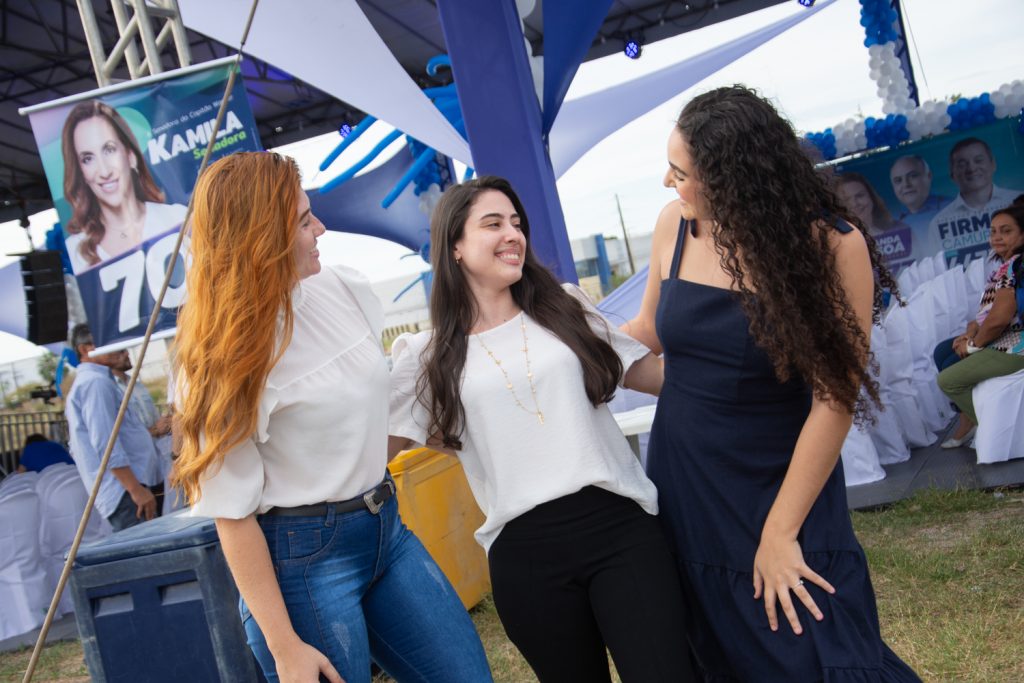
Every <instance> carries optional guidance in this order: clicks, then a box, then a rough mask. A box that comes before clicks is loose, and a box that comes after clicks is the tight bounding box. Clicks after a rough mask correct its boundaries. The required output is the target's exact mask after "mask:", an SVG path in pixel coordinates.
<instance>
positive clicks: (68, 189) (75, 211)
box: [61, 100, 164, 265]
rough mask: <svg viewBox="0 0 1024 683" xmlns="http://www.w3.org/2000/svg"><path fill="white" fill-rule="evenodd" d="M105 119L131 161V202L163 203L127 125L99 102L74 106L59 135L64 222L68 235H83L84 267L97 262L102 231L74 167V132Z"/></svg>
mask: <svg viewBox="0 0 1024 683" xmlns="http://www.w3.org/2000/svg"><path fill="white" fill-rule="evenodd" d="M97 117H98V118H102V119H106V121H107V123H109V124H110V126H111V127H112V128H113V129H114V132H115V133H116V134H117V138H118V139H119V140H120V141H121V144H122V145H124V146H125V149H127V150H128V154H129V156H134V157H135V172H134V173H132V189H133V190H134V191H135V199H136V200H138V201H139V202H157V203H161V204H162V203H163V201H164V193H163V192H161V191H160V188H159V187H157V184H156V181H155V180H153V176H152V175H151V174H150V172H149V167H148V166H147V165H146V160H145V158H144V157H143V156H142V150H141V149H139V143H138V142H137V141H136V140H135V136H134V135H132V131H131V129H130V128H129V127H128V122H127V121H125V120H124V118H122V117H121V115H120V114H118V113H117V110H116V109H114V108H113V107H111V106H110V105H109V104H105V103H103V102H100V101H99V100H88V101H86V102H81V103H80V104H77V105H75V107H74V108H73V109H72V110H71V112H70V113H69V114H68V117H67V118H66V119H65V120H64V130H63V132H62V133H61V151H62V153H63V156H64V198H65V199H67V200H68V203H69V204H71V219H70V220H69V221H68V233H70V234H72V235H75V234H77V233H85V239H84V240H82V242H81V244H79V246H78V249H79V252H80V253H81V255H82V258H83V259H84V260H85V262H86V263H88V264H90V265H95V264H97V263H99V262H100V258H99V256H98V255H97V254H96V247H97V245H98V244H99V243H100V242H101V241H102V240H103V235H104V234H105V233H106V227H105V226H104V225H103V221H102V219H101V217H100V203H99V200H97V199H96V195H94V194H93V192H92V190H91V189H89V186H88V185H87V184H86V182H85V178H83V177H82V169H81V167H80V166H79V165H78V152H77V151H76V150H75V128H77V127H78V124H80V123H82V122H83V121H88V120H89V119H92V118H97Z"/></svg>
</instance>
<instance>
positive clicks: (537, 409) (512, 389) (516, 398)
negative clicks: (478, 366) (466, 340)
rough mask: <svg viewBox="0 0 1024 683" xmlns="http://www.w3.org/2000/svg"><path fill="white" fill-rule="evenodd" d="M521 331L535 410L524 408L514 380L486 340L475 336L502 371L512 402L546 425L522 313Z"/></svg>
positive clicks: (527, 378)
mask: <svg viewBox="0 0 1024 683" xmlns="http://www.w3.org/2000/svg"><path fill="white" fill-rule="evenodd" d="M519 329H520V330H522V333H523V355H524V356H525V357H526V380H527V381H528V382H529V383H530V393H531V394H532V395H533V408H534V409H533V410H530V409H529V408H527V407H526V406H524V405H523V402H522V401H520V400H519V396H518V395H516V390H515V387H513V386H512V380H511V379H510V378H509V376H508V373H507V372H506V371H505V368H504V367H503V366H502V364H501V361H500V360H498V359H497V358H496V357H495V355H494V353H493V352H492V351H491V350H490V349H489V348H487V344H484V340H483V339H481V338H480V335H479V334H476V335H473V336H475V337H476V340H477V341H478V342H480V346H482V347H483V350H484V351H485V352H486V353H487V355H488V356H490V358H491V360H492V361H494V364H495V365H497V366H498V369H499V370H501V374H502V376H503V377H504V378H505V388H506V389H508V390H509V392H510V393H511V394H512V400H513V401H515V402H516V405H517V406H519V408H520V409H521V410H523V412H527V413H529V414H531V415H536V416H537V421H538V422H540V423H541V424H544V413H542V412H541V410H540V404H539V403H538V402H537V390H536V389H535V388H534V386H533V371H532V370H531V369H530V345H529V344H528V343H527V341H526V317H525V314H524V313H523V312H521V311H520V313H519Z"/></svg>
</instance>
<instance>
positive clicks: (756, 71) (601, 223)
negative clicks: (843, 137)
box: [0, 0, 1024, 363]
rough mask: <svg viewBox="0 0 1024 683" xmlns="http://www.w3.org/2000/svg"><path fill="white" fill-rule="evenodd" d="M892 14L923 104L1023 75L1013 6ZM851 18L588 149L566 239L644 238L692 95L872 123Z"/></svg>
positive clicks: (395, 263)
mask: <svg viewBox="0 0 1024 683" xmlns="http://www.w3.org/2000/svg"><path fill="white" fill-rule="evenodd" d="M902 7H903V10H904V19H905V21H906V22H907V23H908V24H909V29H908V33H909V34H910V42H911V46H912V48H913V49H912V61H913V67H914V71H915V75H916V78H917V84H918V88H919V90H920V93H921V100H922V101H925V100H928V99H939V98H946V97H948V96H950V95H953V94H960V95H964V96H968V97H973V96H976V95H979V94H980V93H982V92H986V91H991V90H995V89H997V88H998V87H999V86H1000V85H1002V84H1004V83H1008V82H1011V81H1013V80H1016V79H1019V78H1024V50H1022V49H1021V47H1020V45H1021V42H1020V30H1021V27H1022V26H1024V2H1022V1H1021V0H972V1H971V2H963V0H902ZM800 11H805V10H803V8H801V7H800V6H799V5H798V4H797V3H796V2H795V0H793V1H792V2H787V3H783V4H781V5H777V6H775V7H771V8H769V9H766V10H762V11H760V12H755V13H752V14H748V15H746V16H744V17H740V18H737V19H734V20H732V21H728V22H723V23H720V24H716V25H713V26H709V27H707V28H705V29H701V30H699V31H693V32H690V33H685V34H683V35H680V36H676V37H674V38H669V39H667V40H663V41H659V42H657V43H653V44H651V45H647V46H645V47H644V49H643V54H642V56H641V58H640V59H638V60H630V59H628V58H626V57H625V56H624V55H622V54H621V53H618V54H614V55H609V56H608V57H604V58H602V59H599V60H594V61H591V62H587V63H585V64H583V65H581V67H580V69H579V72H578V73H577V75H576V78H575V80H574V81H573V84H572V86H571V88H570V90H569V93H568V96H567V99H572V98H575V97H580V96H582V95H585V94H588V93H591V92H594V91H597V90H602V89H605V88H608V87H611V86H614V85H616V84H618V83H622V82H625V81H628V80H631V79H633V78H636V77H639V76H642V75H644V74H647V73H650V72H651V71H655V70H657V69H659V68H661V67H664V66H667V65H669V64H673V63H677V62H680V61H682V60H684V59H686V58H687V57H689V56H692V55H696V54H698V53H700V52H702V51H704V50H707V49H709V48H711V47H713V46H715V45H717V44H720V43H722V42H725V41H728V40H731V39H732V38H735V37H737V36H740V35H742V34H744V33H747V32H748V31H751V30H753V29H755V28H757V27H759V26H763V25H766V24H769V23H771V22H773V21H776V20H778V19H780V18H782V17H784V16H788V15H789V14H791V13H794V12H800ZM859 20H860V5H859V4H858V2H857V0H837V1H836V2H834V3H833V5H832V6H830V7H826V8H823V9H822V10H821V11H820V12H818V13H817V15H816V16H813V17H811V18H809V19H808V20H806V21H804V22H801V23H800V24H798V25H797V26H796V27H794V28H793V29H791V30H789V31H787V32H786V33H784V34H782V35H781V36H779V37H777V38H775V39H774V40H772V41H770V42H769V43H767V44H765V45H763V46H761V47H760V48H758V49H756V50H754V51H752V52H750V53H748V54H747V55H746V56H744V57H743V58H741V59H739V60H737V61H736V62H734V63H733V64H731V65H729V66H728V67H726V68H724V69H722V70H720V71H719V72H717V73H715V74H713V75H711V76H710V77H708V78H707V79H705V80H704V81H702V82H700V83H699V84H698V85H697V86H695V87H693V88H691V89H689V90H685V91H683V92H681V93H680V94H679V95H678V96H676V97H674V98H672V99H671V100H670V101H668V102H666V103H665V104H663V105H661V106H659V107H657V108H655V109H654V110H652V111H650V112H649V113H647V114H645V115H644V116H642V117H640V118H638V119H636V120H634V121H633V122H632V123H630V124H629V125H627V126H624V127H623V128H621V129H620V130H618V131H616V132H615V133H613V134H612V135H610V136H609V137H607V138H606V139H605V140H603V141H602V142H600V143H598V144H597V145H596V146H594V147H593V148H592V149H591V150H590V151H589V152H588V153H587V154H586V155H584V156H583V158H582V159H580V160H579V161H578V162H577V163H576V164H575V165H574V166H573V167H572V168H570V169H569V170H568V171H567V172H566V173H565V174H564V175H563V176H562V177H561V178H560V179H559V181H558V192H559V196H560V198H561V202H562V208H563V211H564V213H565V220H566V226H567V228H568V231H569V236H570V238H577V237H586V236H588V235H592V234H594V233H598V232H600V233H603V234H606V235H621V230H622V229H621V227H620V225H619V217H618V211H617V209H616V204H615V196H616V195H618V197H619V199H620V202H621V205H622V214H623V222H624V223H625V227H626V229H627V230H628V231H629V232H630V233H631V234H633V233H636V234H642V233H645V232H650V231H651V230H652V229H653V227H654V221H655V219H656V218H657V215H658V212H659V210H660V209H661V207H662V206H664V204H665V203H667V202H668V201H670V200H671V198H672V195H671V191H670V190H668V189H666V188H664V187H662V185H661V178H662V176H663V174H664V171H665V168H666V162H665V144H666V141H667V139H668V134H669V132H670V131H671V129H672V125H673V121H674V120H675V117H676V115H677V114H678V113H679V110H680V109H681V108H682V106H683V104H685V103H686V102H687V101H688V100H689V99H691V98H692V97H694V96H695V95H697V94H699V93H701V92H705V91H707V90H711V89H713V88H715V87H718V86H721V85H728V84H732V83H743V84H745V85H748V86H751V87H754V88H756V89H758V90H759V91H761V93H762V94H764V95H766V96H768V97H770V98H772V99H773V100H774V101H775V104H776V106H778V108H779V109H780V111H782V112H783V114H785V115H786V116H787V117H788V118H789V119H790V120H791V121H792V122H793V124H794V125H795V126H796V128H797V129H798V130H800V131H805V132H813V131H820V130H823V129H825V128H827V127H829V126H832V125H834V124H836V123H839V122H841V121H843V120H845V119H847V118H849V117H851V116H855V115H858V114H863V115H864V116H879V115H881V108H882V102H881V100H880V99H879V98H878V97H877V95H876V94H875V89H876V86H875V84H874V83H873V82H872V81H871V79H870V77H869V75H868V53H867V49H866V48H865V47H864V45H863V42H862V41H863V38H864V34H863V29H862V27H861V26H860V24H859ZM387 132H389V129H388V128H387V127H386V126H384V125H383V124H378V125H377V126H374V128H373V129H371V131H370V132H369V133H367V134H366V135H364V136H363V137H362V138H360V140H358V141H357V143H356V144H354V145H352V147H351V148H350V149H349V150H348V151H346V153H345V154H344V155H343V156H342V158H341V159H339V161H338V162H336V163H335V165H334V166H332V167H331V168H330V169H328V171H327V172H325V173H324V174H320V175H318V174H317V166H318V165H319V163H320V161H321V160H322V159H323V158H324V157H325V156H326V155H327V153H328V152H329V151H330V150H331V149H332V148H333V147H334V146H335V145H336V144H337V142H338V140H339V138H338V135H337V134H336V133H331V134H328V135H323V136H318V137H316V138H312V139H310V140H306V141H303V142H299V143H295V144H292V145H288V146H286V147H283V148H280V149H279V150H278V151H281V152H284V153H286V154H289V155H290V156H293V157H295V158H296V160H297V161H298V162H299V165H300V167H301V168H302V169H303V176H304V185H306V186H307V187H312V186H317V185H319V184H322V183H323V182H324V180H326V179H327V178H329V177H331V176H333V175H334V174H336V173H339V172H340V170H341V169H342V168H343V167H344V166H345V164H347V163H352V162H354V161H355V160H358V159H360V158H361V157H362V156H363V155H364V154H365V153H366V151H367V150H368V149H369V148H370V147H372V146H373V145H374V144H376V142H377V141H379V140H380V139H381V138H383V137H384V136H385V135H386V134H387ZM397 145H398V143H396V149H397ZM384 156H386V154H385V155H384ZM371 168H372V166H371V167H369V168H368V169H367V170H370V169H371ZM55 220H56V216H55V213H54V212H53V211H46V212H42V213H40V214H36V215H35V216H32V217H31V223H32V225H31V227H30V231H31V234H32V240H33V242H34V243H35V244H36V245H38V244H41V242H42V239H43V237H42V236H43V234H45V232H46V231H47V230H48V229H49V228H50V227H51V226H52V224H53V222H54V221H55ZM29 246H30V244H29V239H28V236H27V235H26V233H25V231H24V230H23V229H22V228H20V227H19V226H18V223H17V222H16V221H15V222H11V223H4V224H0V265H3V264H4V263H6V262H7V261H9V260H11V259H10V258H8V257H7V256H4V255H6V254H12V253H16V252H20V251H25V250H26V249H28V248H29ZM319 246H320V253H321V261H322V262H324V263H329V264H333V263H343V264H346V265H350V266H353V267H355V268H358V269H359V270H362V271H363V272H365V273H366V274H367V275H368V276H369V277H370V279H371V280H375V281H376V280H384V279H390V278H394V277H398V276H403V275H408V276H409V278H410V280H411V279H412V278H413V277H414V276H415V274H417V273H419V272H421V271H422V270H425V269H426V264H424V263H423V261H422V260H420V259H418V258H402V257H403V256H405V255H407V254H408V253H409V252H408V250H406V249H405V248H404V247H400V246H398V245H395V244H392V243H390V242H386V241H384V240H380V239H376V238H373V237H364V236H361V235H348V234H341V233H335V232H329V233H327V234H325V235H324V236H323V237H321V238H320V245H319ZM39 352H40V351H39V349H38V347H35V346H33V345H32V344H29V343H28V342H26V341H24V340H20V339H16V338H14V337H12V336H11V335H6V334H3V333H0V363H4V362H9V361H11V360H13V359H16V358H24V357H28V356H32V355H36V354H38V353H39Z"/></svg>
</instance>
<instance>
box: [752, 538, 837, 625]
mask: <svg viewBox="0 0 1024 683" xmlns="http://www.w3.org/2000/svg"><path fill="white" fill-rule="evenodd" d="M805 581H809V582H811V583H813V584H816V585H818V586H820V587H821V588H822V589H823V590H825V591H828V592H829V593H835V592H836V589H835V588H833V587H832V584H830V583H829V582H828V581H826V580H825V579H824V578H822V577H821V576H819V575H818V574H817V573H816V572H815V571H814V570H813V569H811V568H810V567H808V566H807V563H806V562H804V554H803V551H802V550H801V549H800V544H799V543H797V541H796V540H795V539H793V538H783V537H764V536H762V538H761V544H760V545H759V546H758V547H757V553H756V554H755V555H754V599H755V600H757V599H759V598H762V597H763V598H764V611H765V612H766V613H767V615H768V625H769V626H771V629H772V630H773V631H777V630H779V617H778V613H777V609H776V602H778V604H780V605H782V612H783V614H785V616H786V619H788V620H789V625H790V627H791V628H792V629H793V633H795V634H797V635H800V634H801V633H803V627H801V626H800V619H799V618H798V617H797V613H796V607H795V605H794V604H793V602H794V601H793V598H794V597H796V598H797V599H798V600H799V601H800V602H802V603H803V605H804V607H806V608H807V611H809V612H810V613H811V614H812V615H813V616H814V618H815V619H817V620H818V621H821V620H822V619H824V618H825V616H824V615H823V614H822V613H821V610H820V609H818V605H817V604H816V603H815V602H814V599H813V598H812V597H811V594H810V593H809V592H808V591H807V587H806V586H805V585H804V582H805Z"/></svg>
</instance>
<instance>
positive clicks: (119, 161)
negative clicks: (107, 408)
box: [23, 58, 262, 352]
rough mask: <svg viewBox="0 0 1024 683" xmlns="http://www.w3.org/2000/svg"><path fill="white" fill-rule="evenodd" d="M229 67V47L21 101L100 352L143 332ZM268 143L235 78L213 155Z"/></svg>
mask: <svg viewBox="0 0 1024 683" xmlns="http://www.w3.org/2000/svg"><path fill="white" fill-rule="evenodd" d="M234 68H236V67H235V60H234V58H226V59H223V60H218V61H216V62H209V63H207V64H202V65H197V66H194V67H186V68H185V69H179V70H177V71H174V72H169V73H166V74H160V75H157V76H153V77H150V78H145V79H139V80H136V81H131V82H128V83H122V84H118V85H115V86H112V87H109V88H102V89H99V90H94V91H91V92H88V93H83V94H81V95H76V96H74V97H72V98H65V99H63V100H58V101H55V102H49V103H46V104H43V105H39V106H37V107H32V108H29V109H26V110H24V111H23V113H26V114H28V116H29V120H30V121H31V124H32V132H33V134H34V135H35V138H36V144H37V145H38V146H39V153H40V156H41V157H42V161H43V168H44V170H45V172H46V179H47V182H48V183H49V186H50V193H51V195H52V196H53V201H54V206H55V207H56V209H57V213H58V215H59V216H60V222H61V225H62V226H63V227H64V231H65V244H66V246H67V251H68V257H69V258H70V261H71V267H72V270H73V271H74V274H75V278H76V280H77V282H78V288H79V290H80V291H81V294H82V301H83V303H84V305H85V311H86V315H87V317H88V320H89V326H90V328H91V330H92V334H93V339H94V340H95V342H96V346H97V347H100V348H99V350H100V351H101V352H102V351H104V350H107V349H109V350H114V349H116V348H123V347H125V346H129V345H131V344H132V342H133V340H136V339H137V338H138V337H141V336H142V335H143V334H144V333H145V330H146V325H147V323H148V321H149V317H150V315H151V313H152V311H153V306H154V304H155V300H156V297H157V295H158V294H159V292H160V287H161V285H162V284H163V280H164V274H165V272H166V268H167V265H168V263H169V260H170V257H171V253H172V252H173V250H174V245H175V242H176V241H177V236H178V232H179V230H180V228H181V224H182V221H183V220H184V218H185V212H186V207H187V205H188V200H189V196H190V195H191V193H192V188H193V186H194V184H195V181H196V175H197V172H198V170H199V166H200V164H201V163H202V159H203V155H204V154H205V153H206V147H207V145H208V143H209V140H210V136H211V134H212V133H213V127H214V123H215V121H216V118H217V111H218V108H219V107H220V102H221V98H222V97H223V94H224V89H225V87H226V85H227V80H228V77H229V74H230V71H231V69H234ZM261 149H262V146H261V145H260V140H259V134H258V131H257V128H256V122H255V120H254V119H253V115H252V111H251V109H250V107H249V100H248V98H247V97H246V93H245V88H244V86H243V84H242V79H241V78H237V79H236V81H235V83H234V86H233V88H232V91H231V94H230V99H229V101H228V107H227V111H226V112H225V116H224V120H223V121H222V122H221V126H220V129H219V130H218V132H217V134H216V142H215V145H214V151H213V157H212V158H211V163H212V162H213V161H215V160H216V159H218V158H220V157H223V156H226V155H228V154H231V153H233V152H239V151H255V150H261ZM183 253H184V252H183ZM184 268H185V265H184V264H183V263H181V261H180V260H179V263H178V265H177V267H176V269H175V273H174V276H173V279H172V281H171V283H170V286H169V289H168V291H167V294H166V295H165V298H164V301H163V304H162V306H161V309H160V315H159V318H158V322H157V327H156V330H157V331H160V332H161V334H160V335H159V336H169V335H170V334H171V333H173V329H174V326H175V323H176V320H177V309H178V307H179V306H180V305H181V303H182V300H183V297H184V294H185V291H184V272H185V271H184Z"/></svg>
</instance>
